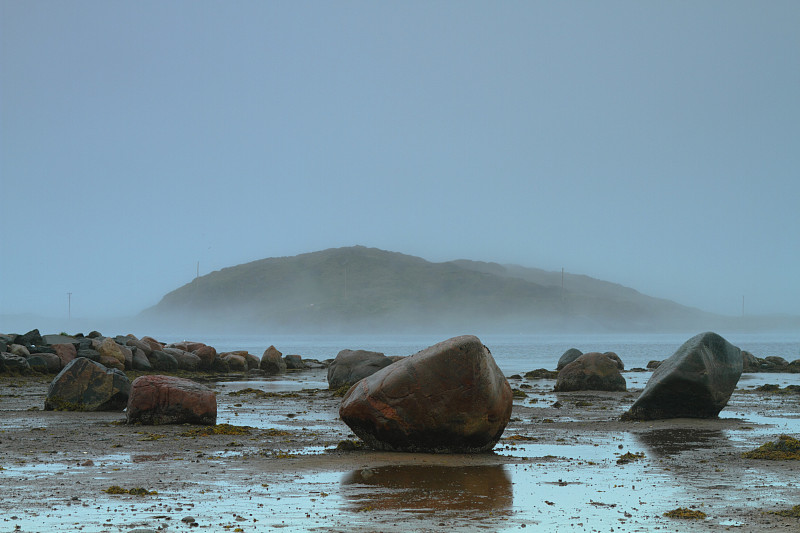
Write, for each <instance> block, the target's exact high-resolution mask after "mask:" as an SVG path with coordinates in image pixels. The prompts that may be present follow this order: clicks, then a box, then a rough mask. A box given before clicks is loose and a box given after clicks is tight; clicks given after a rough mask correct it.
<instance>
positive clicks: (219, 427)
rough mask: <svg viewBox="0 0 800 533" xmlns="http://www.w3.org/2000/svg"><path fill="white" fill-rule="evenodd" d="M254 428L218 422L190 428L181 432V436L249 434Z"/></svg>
mask: <svg viewBox="0 0 800 533" xmlns="http://www.w3.org/2000/svg"><path fill="white" fill-rule="evenodd" d="M252 430H253V428H252V427H250V426H234V425H232V424H216V425H214V426H203V427H200V428H195V429H190V430H189V431H185V432H183V433H181V437H208V436H210V435H249V434H250V432H251V431H252Z"/></svg>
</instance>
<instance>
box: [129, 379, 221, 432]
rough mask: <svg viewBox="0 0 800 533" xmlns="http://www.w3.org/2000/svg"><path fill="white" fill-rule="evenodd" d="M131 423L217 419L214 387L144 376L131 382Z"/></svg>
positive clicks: (210, 420) (172, 422) (207, 421)
mask: <svg viewBox="0 0 800 533" xmlns="http://www.w3.org/2000/svg"><path fill="white" fill-rule="evenodd" d="M127 418H128V423H129V424H132V423H136V422H138V423H141V424H184V423H188V424H204V425H213V424H215V423H216V421H217V398H216V396H215V395H214V391H212V390H211V389H209V388H208V387H206V386H205V385H201V384H199V383H195V382H194V381H191V380H189V379H183V378H178V377H174V376H159V375H152V376H141V377H138V378H136V379H135V380H134V381H133V384H132V385H131V394H130V398H129V399H128V410H127Z"/></svg>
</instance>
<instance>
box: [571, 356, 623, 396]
mask: <svg viewBox="0 0 800 533" xmlns="http://www.w3.org/2000/svg"><path fill="white" fill-rule="evenodd" d="M615 355H616V354H615ZM617 359H619V358H617ZM578 390H605V391H625V390H627V387H626V384H625V378H624V377H622V374H621V373H620V371H619V366H618V365H617V361H616V360H615V359H612V358H610V357H608V355H606V354H604V353H598V352H589V353H585V354H583V355H581V356H580V357H578V358H577V359H575V360H574V361H572V362H571V363H569V364H568V365H567V366H565V367H564V368H562V369H561V370H560V371H559V372H558V379H557V380H556V386H555V391H556V392H569V391H578Z"/></svg>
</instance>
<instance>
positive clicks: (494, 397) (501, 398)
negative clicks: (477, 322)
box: [339, 335, 513, 453]
mask: <svg viewBox="0 0 800 533" xmlns="http://www.w3.org/2000/svg"><path fill="white" fill-rule="evenodd" d="M512 405H513V398H512V392H511V387H510V386H509V384H508V381H507V380H506V378H505V376H504V375H503V373H502V372H501V371H500V369H499V368H498V367H497V364H496V363H495V361H494V358H493V357H492V354H491V352H490V351H489V349H488V348H486V347H485V346H484V345H483V344H482V343H481V341H480V339H478V338H477V337H474V336H472V335H464V336H461V337H455V338H452V339H448V340H446V341H444V342H440V343H439V344H436V345H434V346H431V347H430V348H426V349H425V350H422V351H421V352H418V353H416V354H414V355H412V356H410V357H406V358H404V359H402V360H400V361H398V362H396V363H394V364H392V365H389V366H387V367H384V368H383V369H381V370H378V371H377V372H375V373H373V374H372V375H370V376H367V377H365V378H363V379H361V380H360V381H358V382H357V383H356V384H355V385H354V386H353V387H352V388H350V390H349V391H348V392H347V394H345V396H344V398H343V399H342V404H341V406H340V408H339V416H340V417H341V419H342V420H343V421H344V422H345V424H347V425H348V426H349V427H350V429H352V430H353V432H354V433H355V434H356V435H358V436H359V437H360V438H361V439H362V440H363V441H364V442H366V443H367V444H368V445H370V446H371V447H373V448H376V449H379V450H388V451H405V452H434V453H440V452H442V453H475V452H485V451H489V450H491V449H492V448H493V447H494V445H495V444H496V443H497V441H498V440H499V439H500V436H501V435H502V434H503V430H504V429H505V427H506V425H507V424H508V421H509V419H510V417H511V408H512Z"/></svg>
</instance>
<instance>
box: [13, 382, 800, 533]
mask: <svg viewBox="0 0 800 533" xmlns="http://www.w3.org/2000/svg"><path fill="white" fill-rule="evenodd" d="M648 375H649V374H641V375H640V376H634V375H633V374H626V379H628V382H629V391H628V392H621V393H606V392H573V393H558V394H556V393H554V392H552V389H553V384H554V382H553V381H552V380H525V379H521V380H510V383H511V385H512V387H513V388H514V389H518V390H519V391H520V393H518V394H517V396H516V397H515V400H514V411H513V414H512V421H511V423H510V424H509V426H508V427H507V428H506V431H505V433H504V436H503V439H502V440H501V441H500V443H499V444H498V445H497V446H496V448H495V450H494V451H493V452H492V453H486V454H476V455H433V454H402V453H388V452H375V451H369V450H363V449H356V450H352V451H339V450H337V445H338V444H339V443H340V442H341V441H343V440H348V439H353V438H354V436H353V435H352V434H351V432H350V431H349V428H347V426H345V425H344V424H343V423H342V422H341V421H340V420H339V419H338V405H339V401H340V398H337V397H335V396H334V395H333V393H332V392H330V391H328V390H327V384H326V382H325V374H324V371H310V372H303V373H298V374H292V375H289V376H288V377H285V378H281V379H280V380H272V381H269V380H264V379H260V380H247V379H245V378H242V379H240V380H233V381H225V382H218V383H214V384H211V385H212V386H213V387H214V389H215V390H216V392H217V402H218V419H217V423H218V424H230V425H232V426H233V428H228V430H227V431H226V430H223V431H222V433H221V434H211V435H204V434H203V432H202V431H198V430H199V429H201V427H200V426H188V425H186V426H138V425H126V424H125V423H124V421H125V415H124V413H78V412H46V411H43V410H42V408H43V406H44V399H45V393H46V390H47V385H48V383H49V380H48V378H6V377H4V378H0V485H2V487H3V497H2V499H0V531H85V532H100V531H109V532H117V531H136V530H137V529H139V530H149V531H159V530H160V531H191V530H206V531H242V532H253V531H270V530H278V531H320V532H332V531H398V532H399V531H412V530H414V531H453V530H455V531H519V530H522V529H525V530H526V531H612V530H613V531H615V532H619V531H653V530H657V529H660V530H662V531H678V530H680V531H728V530H731V531H737V530H738V531H798V530H799V529H800V519H798V518H794V517H784V516H779V515H776V514H773V513H771V512H770V511H780V510H785V509H789V508H791V507H793V506H795V505H798V504H800V462H798V461H759V460H751V459H744V458H742V456H741V454H742V452H745V451H748V450H751V449H754V448H756V447H758V446H760V445H761V444H763V443H764V442H767V441H769V440H776V439H777V438H778V436H779V435H781V434H790V435H793V436H795V437H796V436H797V435H798V433H799V432H800V395H798V394H775V393H769V392H760V391H756V390H754V389H755V388H756V385H757V384H758V383H757V382H748V381H745V380H743V381H742V382H740V384H739V386H740V388H739V389H737V391H736V392H735V393H734V395H733V397H732V398H731V402H730V403H729V405H728V407H726V408H725V409H724V410H723V411H722V413H721V415H720V418H719V419H713V420H693V419H677V420H661V421H647V422H620V421H618V417H619V415H621V414H622V413H623V412H624V411H625V410H627V409H628V408H629V407H630V405H631V404H632V403H633V401H634V400H635V399H636V397H637V395H638V393H639V392H640V390H641V388H642V387H643V386H644V382H646V379H647V377H648ZM631 378H634V379H631ZM784 378H786V376H783V375H775V376H774V377H772V381H770V382H771V383H783V382H782V381H776V380H779V379H784ZM765 379H769V378H765ZM789 379H790V381H791V380H792V379H791V378H789ZM782 386H785V385H782ZM522 393H524V395H523V394H522ZM243 426H244V427H243ZM113 486H118V487H121V488H122V489H124V490H129V489H134V488H143V489H146V491H148V492H155V493H156V494H149V495H142V496H138V495H132V494H109V493H108V492H106V491H108V489H109V488H110V487H113ZM676 508H688V509H693V510H700V511H702V512H703V513H705V514H706V518H705V519H704V520H682V519H675V518H667V517H665V516H663V515H664V513H666V512H668V511H671V510H673V509H676Z"/></svg>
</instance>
